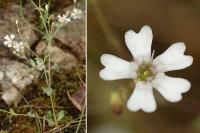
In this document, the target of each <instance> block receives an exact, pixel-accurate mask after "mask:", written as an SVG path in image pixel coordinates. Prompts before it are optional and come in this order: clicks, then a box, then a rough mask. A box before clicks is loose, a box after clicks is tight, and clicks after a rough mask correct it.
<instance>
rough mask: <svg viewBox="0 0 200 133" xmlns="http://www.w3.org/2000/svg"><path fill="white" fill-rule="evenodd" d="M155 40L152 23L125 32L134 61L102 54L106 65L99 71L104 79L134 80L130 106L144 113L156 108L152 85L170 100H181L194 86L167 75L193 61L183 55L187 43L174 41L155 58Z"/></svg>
mask: <svg viewBox="0 0 200 133" xmlns="http://www.w3.org/2000/svg"><path fill="white" fill-rule="evenodd" d="M152 39H153V34H152V30H151V28H150V27H149V26H144V27H142V29H141V30H140V32H139V33H136V32H134V31H132V30H130V31H128V32H126V34H125V42H126V45H127V47H128V49H129V51H130V52H131V54H132V55H133V58H134V61H132V62H128V61H125V60H123V59H120V58H118V57H116V56H114V55H110V54H104V55H102V56H101V63H102V64H103V65H104V66H105V68H104V69H103V70H101V71H100V77H101V78H102V79H104V80H117V79H134V82H135V89H134V92H133V94H132V95H131V96H130V98H129V100H128V102H127V108H128V109H129V110H131V111H138V110H140V109H142V110H143V111H145V112H154V111H155V110H156V102H155V99H154V96H153V88H155V89H156V90H157V91H159V92H160V94H161V95H162V96H163V97H164V98H165V99H166V100H167V101H170V102H178V101H180V100H181V99H182V93H184V92H187V91H188V90H189V89H190V87H191V84H190V82H189V81H188V80H186V79H183V78H173V77H170V76H167V75H165V74H164V73H165V72H168V71H172V70H180V69H184V68H186V67H189V66H190V65H191V64H192V63H193V57H192V56H188V55H184V52H185V50H186V46H185V44H184V43H182V42H178V43H174V44H172V45H171V46H170V47H169V48H168V49H167V50H166V51H165V52H164V53H162V54H161V55H159V56H158V57H156V58H155V59H154V60H153V59H152V58H153V57H152V55H151V44H152Z"/></svg>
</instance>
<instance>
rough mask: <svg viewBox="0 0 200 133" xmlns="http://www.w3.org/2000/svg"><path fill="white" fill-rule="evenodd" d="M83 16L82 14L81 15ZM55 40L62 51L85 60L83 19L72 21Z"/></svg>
mask: <svg viewBox="0 0 200 133" xmlns="http://www.w3.org/2000/svg"><path fill="white" fill-rule="evenodd" d="M83 15H84V13H83ZM55 39H56V40H58V41H59V42H61V44H62V45H61V47H62V48H63V49H64V50H68V51H70V52H72V53H73V54H74V55H75V56H76V57H77V58H78V59H79V60H81V61H84V60H85V40H86V38H85V17H82V19H77V20H73V21H71V22H70V23H68V24H66V25H65V26H64V27H62V28H61V29H60V31H59V32H58V33H57V35H56V36H55Z"/></svg>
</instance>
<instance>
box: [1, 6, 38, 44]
mask: <svg viewBox="0 0 200 133" xmlns="http://www.w3.org/2000/svg"><path fill="white" fill-rule="evenodd" d="M30 6H31V5H29V4H27V5H26V6H24V10H23V11H24V16H25V17H27V18H26V19H28V21H29V22H33V21H34V20H36V19H37V18H36V15H35V13H34V9H33V8H31V7H30ZM19 9H20V5H19V4H16V3H8V5H7V6H6V7H4V8H0V44H3V41H4V36H5V35H6V34H11V33H12V34H15V35H16V40H19V41H20V40H21V37H20V35H19V34H18V32H17V26H16V23H15V22H16V20H18V23H19V28H20V32H21V34H22V37H23V40H24V41H26V42H27V43H28V45H29V46H30V47H31V46H32V45H33V44H34V43H36V41H37V40H38V39H39V38H38V36H37V35H36V33H35V32H34V30H33V29H32V28H31V27H30V26H29V25H27V24H26V23H25V22H24V21H23V20H22V19H21V17H20V16H19ZM33 25H34V24H33Z"/></svg>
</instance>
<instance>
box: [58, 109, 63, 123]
mask: <svg viewBox="0 0 200 133" xmlns="http://www.w3.org/2000/svg"><path fill="white" fill-rule="evenodd" d="M64 116H65V111H64V110H61V111H60V112H58V114H57V121H58V122H59V121H60V120H62V119H63V118H64Z"/></svg>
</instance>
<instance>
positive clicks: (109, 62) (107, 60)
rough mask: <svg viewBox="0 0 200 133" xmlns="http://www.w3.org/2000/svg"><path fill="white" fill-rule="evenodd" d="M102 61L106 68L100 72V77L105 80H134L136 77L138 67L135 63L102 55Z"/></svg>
mask: <svg viewBox="0 0 200 133" xmlns="http://www.w3.org/2000/svg"><path fill="white" fill-rule="evenodd" d="M100 60H101V63H102V64H103V65H104V66H105V68H104V69H103V70H101V71H100V77H101V78H102V79H104V80H116V79H133V78H135V77H136V69H137V65H136V64H135V63H134V62H128V61H125V60H123V59H120V58H118V57H116V56H114V55H110V54H104V55H102V56H101V59H100Z"/></svg>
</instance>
